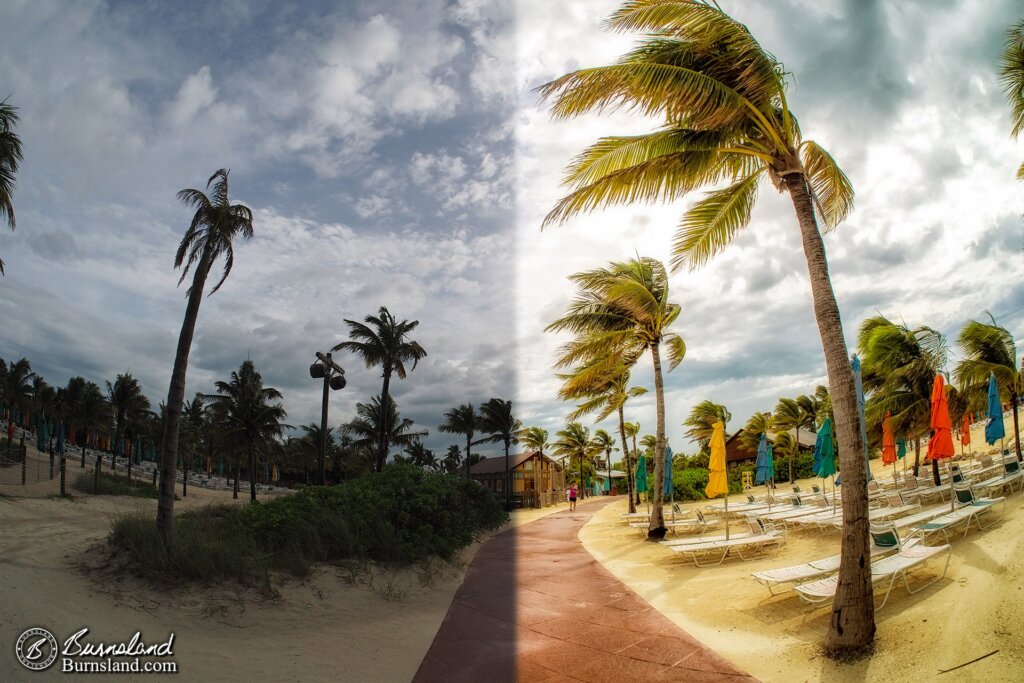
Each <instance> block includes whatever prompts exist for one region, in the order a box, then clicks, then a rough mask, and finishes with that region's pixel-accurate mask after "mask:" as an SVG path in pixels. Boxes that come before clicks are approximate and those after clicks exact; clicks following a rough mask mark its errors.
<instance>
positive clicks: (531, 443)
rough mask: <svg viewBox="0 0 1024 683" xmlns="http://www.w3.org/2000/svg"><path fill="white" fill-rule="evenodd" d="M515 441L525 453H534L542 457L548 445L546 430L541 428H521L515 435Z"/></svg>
mask: <svg viewBox="0 0 1024 683" xmlns="http://www.w3.org/2000/svg"><path fill="white" fill-rule="evenodd" d="M516 439H518V440H519V443H521V444H522V445H523V448H525V449H526V450H527V451H536V452H537V453H540V454H541V455H542V456H543V455H544V449H545V448H547V445H548V430H546V429H543V428H541V427H523V428H522V429H520V430H519V432H518V433H517V434H516Z"/></svg>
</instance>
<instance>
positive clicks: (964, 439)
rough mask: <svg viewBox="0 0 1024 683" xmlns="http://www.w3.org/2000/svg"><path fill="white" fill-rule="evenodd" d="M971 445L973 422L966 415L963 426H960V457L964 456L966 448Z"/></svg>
mask: <svg viewBox="0 0 1024 683" xmlns="http://www.w3.org/2000/svg"><path fill="white" fill-rule="evenodd" d="M970 445H971V421H970V419H969V418H968V417H967V416H966V415H964V421H963V424H961V425H960V455H963V454H964V446H970Z"/></svg>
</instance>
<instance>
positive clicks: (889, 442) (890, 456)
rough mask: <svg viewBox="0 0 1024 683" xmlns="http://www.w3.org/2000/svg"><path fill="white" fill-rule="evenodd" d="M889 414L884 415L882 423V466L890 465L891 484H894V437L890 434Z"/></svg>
mask: <svg viewBox="0 0 1024 683" xmlns="http://www.w3.org/2000/svg"><path fill="white" fill-rule="evenodd" d="M890 418H891V415H890V414H889V413H886V414H885V421H884V422H883V423H882V464H883V465H892V483H894V484H895V483H896V437H895V436H893V433H892V420H891V419H890Z"/></svg>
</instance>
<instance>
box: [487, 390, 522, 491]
mask: <svg viewBox="0 0 1024 683" xmlns="http://www.w3.org/2000/svg"><path fill="white" fill-rule="evenodd" d="M520 429H522V424H520V422H519V420H517V419H515V418H514V417H513V416H512V402H511V401H506V400H504V399H500V398H492V399H491V400H489V401H487V403H482V404H480V430H481V431H482V432H484V433H485V434H490V436H489V437H488V438H487V442H489V443H500V444H502V445H503V446H504V447H505V484H504V486H505V509H506V510H511V509H512V473H511V471H510V470H509V468H508V449H509V447H510V446H511V445H512V442H513V441H514V442H516V443H518V441H519V439H518V437H517V436H516V435H517V434H518V433H519V430H520Z"/></svg>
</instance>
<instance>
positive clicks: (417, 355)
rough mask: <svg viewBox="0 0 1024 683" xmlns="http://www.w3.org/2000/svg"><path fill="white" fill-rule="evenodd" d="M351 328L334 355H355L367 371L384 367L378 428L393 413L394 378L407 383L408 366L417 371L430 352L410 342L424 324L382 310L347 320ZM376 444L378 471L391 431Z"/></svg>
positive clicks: (381, 431)
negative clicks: (344, 353) (392, 383)
mask: <svg viewBox="0 0 1024 683" xmlns="http://www.w3.org/2000/svg"><path fill="white" fill-rule="evenodd" d="M345 323H346V324H348V326H349V339H348V341H343V342H341V343H340V344H338V345H336V346H335V347H334V348H333V349H331V351H340V350H345V351H351V352H352V353H354V354H355V355H356V356H358V357H360V358H362V359H363V361H365V363H366V367H368V368H373V367H377V366H378V365H379V366H380V367H381V376H382V377H383V378H384V386H383V388H382V389H381V392H380V395H381V398H380V400H379V401H378V402H377V408H378V410H379V413H380V420H379V421H378V422H377V424H381V423H384V422H386V414H387V413H388V411H389V410H390V409H391V405H392V403H391V394H390V385H391V375H392V374H395V375H398V378H399V379H405V376H406V370H405V364H406V363H408V362H410V361H411V362H412V367H411V368H409V369H410V370H415V369H416V364H417V363H418V362H419V361H420V360H421V359H422V358H424V357H426V355H427V352H426V351H425V350H424V349H423V347H422V346H420V345H419V342H416V341H413V340H412V339H409V338H408V337H409V334H410V333H411V332H412V331H413V330H415V329H416V327H417V326H418V325H419V324H420V322H419V321H418V320H413V321H408V320H403V321H401V322H398V321H397V320H395V318H394V316H392V315H391V313H390V312H388V309H387V308H385V307H384V306H381V307H380V311H378V313H377V315H376V316H372V315H368V316H366V319H365V322H362V323H360V322H356V321H355V320H345ZM377 438H378V442H377V444H376V454H377V464H376V467H377V471H378V472H380V471H381V470H382V469H383V468H384V463H385V462H386V461H387V458H388V453H389V451H388V448H389V444H390V443H391V441H390V434H389V430H387V429H381V430H379V432H378V434H377Z"/></svg>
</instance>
